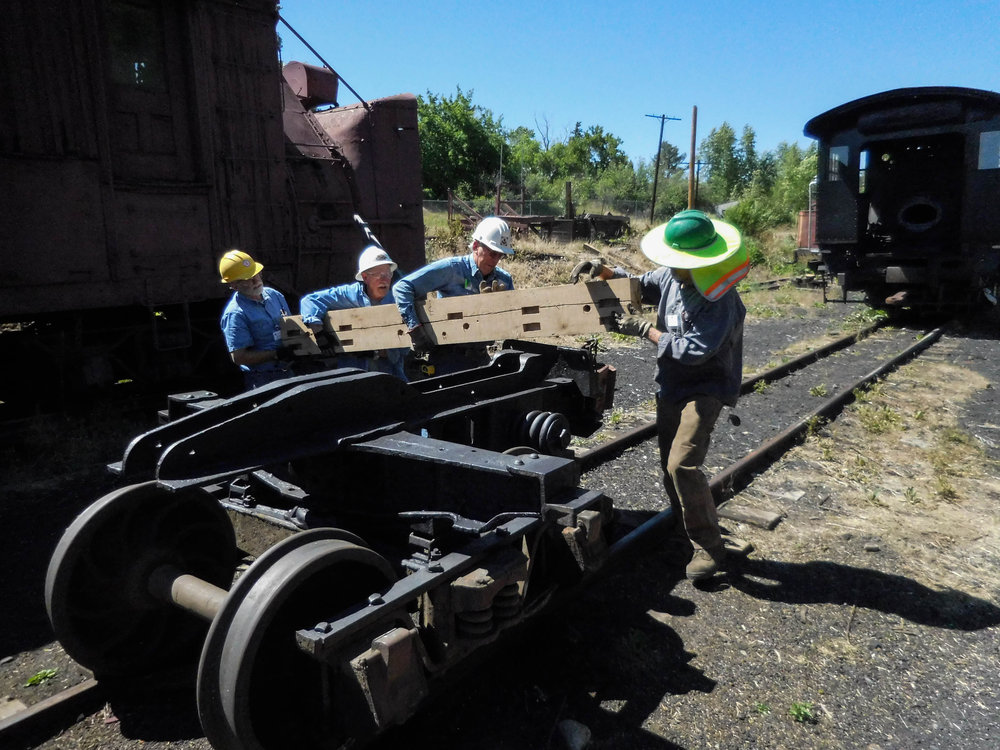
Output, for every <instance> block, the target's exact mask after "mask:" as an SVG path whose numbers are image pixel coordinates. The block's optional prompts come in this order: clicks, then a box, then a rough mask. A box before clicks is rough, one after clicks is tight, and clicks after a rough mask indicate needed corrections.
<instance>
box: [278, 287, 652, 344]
mask: <svg viewBox="0 0 1000 750" xmlns="http://www.w3.org/2000/svg"><path fill="white" fill-rule="evenodd" d="M639 309H640V300H639V282H638V280H637V279H612V280H611V281H590V282H586V283H582V284H563V285H560V286H552V287H538V288H534V289H515V290H512V291H505V292H490V293H488V294H469V295H462V296H458V297H440V298H438V297H429V298H428V299H426V300H423V301H419V302H417V303H416V311H417V317H418V319H419V320H420V321H421V323H422V324H423V325H424V326H425V327H426V328H427V333H428V335H429V337H430V339H431V341H432V342H434V343H435V344H438V345H441V344H471V343H480V342H485V341H499V340H501V339H534V338H542V337H545V336H557V335H578V334H588V333H599V332H602V331H613V330H615V325H614V320H613V318H614V315H615V314H616V313H617V314H620V315H628V314H629V313H630V312H632V311H633V310H639ZM323 328H324V330H326V332H327V333H328V334H331V336H332V337H334V338H335V339H336V342H337V343H336V346H335V348H334V351H335V352H338V353H339V352H348V353H349V352H357V351H373V350H377V349H398V348H404V347H405V348H409V346H410V337H409V336H408V335H407V332H406V325H405V324H404V323H403V322H402V320H401V318H400V316H399V310H398V309H397V308H396V306H395V305H392V304H387V305H376V306H375V307H356V308H351V309H348V310H331V311H330V312H328V313H326V315H325V316H324V321H323ZM281 338H282V341H283V343H284V344H286V345H288V346H296V348H297V349H298V353H299V354H302V355H308V354H319V353H320V350H319V347H318V346H317V344H316V339H315V337H314V335H313V333H312V331H311V330H309V327H308V326H306V325H305V324H304V323H303V322H302V317H301V316H299V315H290V316H286V317H284V318H282V322H281Z"/></svg>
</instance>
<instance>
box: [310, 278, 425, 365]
mask: <svg viewBox="0 0 1000 750" xmlns="http://www.w3.org/2000/svg"><path fill="white" fill-rule="evenodd" d="M395 302H396V300H395V298H394V297H393V296H392V290H391V289H390V290H389V293H388V294H386V295H385V296H384V297H383V298H382V299H380V300H379V301H378V302H377V303H376V304H379V305H393V304H395ZM355 307H373V305H372V301H371V298H370V297H369V296H368V293H367V292H366V291H365V285H364V282H361V281H353V282H351V283H349V284H341V285H339V286H332V287H330V288H329V289H320V290H319V291H316V292H311V293H309V294H307V295H306V296H305V297H303V298H302V299H301V300H300V302H299V311H300V312H301V313H302V322H303V323H307V324H314V325H315V324H321V323H322V322H323V316H324V315H325V314H326V313H327V312H329V311H330V310H348V309H351V308H355ZM406 352H407V349H387V350H386V356H385V358H384V359H383V358H370V357H355V356H351V355H350V354H342V355H339V356H338V357H337V365H338V366H339V367H357V368H360V369H362V370H368V371H373V370H374V371H378V372H386V373H389V374H390V375H395V376H396V377H397V378H402V379H403V380H405V379H406V375H405V374H404V372H403V359H404V357H405V356H406Z"/></svg>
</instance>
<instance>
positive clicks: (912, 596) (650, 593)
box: [0, 293, 1000, 750]
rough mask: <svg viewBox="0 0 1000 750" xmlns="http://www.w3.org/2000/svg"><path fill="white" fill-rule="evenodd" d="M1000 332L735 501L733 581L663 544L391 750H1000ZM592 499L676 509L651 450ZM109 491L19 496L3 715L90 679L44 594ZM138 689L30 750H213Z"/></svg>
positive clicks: (186, 719)
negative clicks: (68, 652)
mask: <svg viewBox="0 0 1000 750" xmlns="http://www.w3.org/2000/svg"><path fill="white" fill-rule="evenodd" d="M816 295H818V293H802V295H801V300H802V301H801V302H800V306H798V307H794V308H792V309H791V311H789V310H787V309H786V310H785V311H784V314H783V315H782V316H780V317H775V318H763V319H761V318H758V319H754V320H753V321H752V322H751V323H750V324H749V325H748V328H747V335H746V342H747V343H746V370H747V371H748V372H749V371H753V370H757V369H762V368H763V367H765V366H766V365H768V364H774V362H775V361H777V360H774V358H775V357H777V356H779V355H778V354H777V353H779V352H781V351H782V350H784V349H786V348H787V347H789V346H792V345H794V344H795V343H796V342H800V341H803V340H807V341H808V340H811V341H813V342H815V341H818V340H820V339H826V338H829V337H832V336H835V335H840V334H841V333H842V330H843V329H842V321H843V319H844V318H845V317H847V316H850V315H852V314H854V313H856V312H857V308H856V307H855V306H851V305H847V306H845V305H826V306H816V305H815V304H814V302H815V296H816ZM751 313H752V314H753V307H752V306H751ZM998 330H1000V327H998V326H997V325H996V321H995V319H994V318H990V319H989V324H988V326H980V327H977V328H973V329H967V330H963V331H956V332H953V333H949V334H948V335H946V336H945V337H944V339H943V340H942V342H940V343H939V344H935V346H934V347H933V348H932V350H931V352H930V353H929V355H928V356H926V357H922V358H921V359H920V360H918V361H917V362H915V363H914V364H912V365H908V366H906V367H904V368H902V369H901V370H900V371H898V372H897V373H894V374H893V375H892V376H890V378H888V379H887V380H886V381H885V383H884V384H882V385H881V386H879V387H878V388H876V389H875V392H874V393H873V395H872V396H871V397H870V399H869V400H868V401H867V402H866V403H862V404H858V405H857V406H855V407H851V408H849V409H847V410H846V411H845V413H844V414H843V415H842V416H841V417H840V418H838V419H837V420H836V421H835V422H833V423H832V424H831V425H828V426H827V427H826V428H824V429H823V430H821V431H820V432H819V433H818V434H817V435H815V436H814V437H813V438H811V439H810V440H809V441H807V442H806V443H805V444H804V445H802V446H800V447H798V448H796V449H794V450H793V451H792V452H790V453H789V454H787V455H786V456H785V457H784V458H783V459H781V460H780V461H779V462H778V463H777V464H776V465H774V466H773V467H772V468H771V469H769V470H768V471H766V472H765V473H763V474H762V475H761V476H759V477H757V478H756V479H755V480H754V482H753V483H752V484H750V486H748V487H747V488H746V489H745V490H743V491H742V492H741V493H739V494H738V495H737V496H736V497H735V498H733V500H732V501H731V502H733V503H739V504H740V505H744V506H750V507H754V508H758V509H762V510H769V511H773V512H777V513H780V514H782V521H781V523H780V524H779V525H778V526H777V527H776V528H775V529H773V530H771V531H767V530H764V529H760V528H758V527H754V526H749V525H743V524H736V523H732V522H728V521H727V522H724V524H725V525H726V527H727V530H728V531H730V532H731V533H732V534H734V535H736V536H738V537H739V538H742V539H745V540H747V541H749V542H750V543H751V544H752V545H753V546H754V548H755V551H754V553H753V554H751V555H750V557H749V558H748V559H747V560H745V561H742V562H738V563H734V565H733V566H732V569H731V570H730V572H729V574H728V575H727V576H723V577H719V578H717V579H715V580H713V581H712V582H711V583H710V584H708V585H705V586H698V587H696V586H693V585H691V584H690V583H688V582H686V581H684V580H683V579H682V577H681V569H680V568H679V567H678V566H677V565H676V564H675V561H672V560H671V555H670V554H669V549H668V548H667V547H666V546H665V544H664V540H662V539H651V540H650V541H649V543H648V544H647V545H645V546H644V548H643V549H641V550H636V551H635V552H634V553H633V554H632V555H630V556H629V557H628V559H627V560H624V561H621V564H619V565H617V566H615V568H614V569H613V570H610V571H608V573H607V574H606V575H605V577H603V578H602V579H600V580H599V581H598V583H597V585H595V586H594V587H593V588H591V589H590V590H588V591H587V592H585V593H583V594H581V595H580V596H579V597H578V598H576V599H574V601H573V602H572V603H571V605H570V606H569V607H568V608H567V609H564V610H561V611H560V612H558V613H556V614H553V615H551V616H549V617H548V618H547V619H545V620H543V621H541V622H538V623H536V624H535V625H534V626H532V627H530V628H527V629H525V630H524V631H523V632H522V633H521V634H519V636H518V637H517V638H516V639H511V640H510V641H509V642H508V643H506V644H504V646H503V649H502V652H501V653H500V654H497V655H496V656H495V657H494V658H492V659H490V660H489V661H488V662H486V663H485V664H484V665H483V666H482V668H481V669H480V670H478V671H477V672H475V673H474V674H472V675H471V676H470V677H469V678H468V679H466V680H464V681H463V682H462V683H461V685H460V687H459V688H458V689H456V690H454V691H451V692H450V693H448V694H447V695H446V696H444V697H443V698H442V699H440V700H438V701H436V702H434V703H432V704H431V705H429V706H428V707H427V709H426V710H425V711H423V712H422V713H421V714H420V715H419V716H418V717H416V718H415V719H414V720H413V721H411V722H410V723H409V724H408V725H407V726H406V727H404V728H403V729H400V730H397V731H394V732H393V733H391V734H390V735H389V736H387V737H386V738H385V739H384V740H383V741H381V742H380V743H379V745H378V746H379V747H380V748H395V747H399V746H401V745H402V744H403V743H404V742H405V743H406V744H414V743H415V742H416V744H418V745H419V744H429V743H430V742H433V743H434V744H435V745H436V746H437V747H440V748H469V749H474V748H498V749H501V748H558V747H563V746H564V742H563V740H562V735H563V731H564V730H565V729H566V727H567V726H569V724H567V722H573V726H577V727H578V729H580V731H582V732H584V733H585V734H586V735H589V737H590V740H589V745H588V747H590V748H692V749H693V748H733V749H735V748H746V747H758V748H773V749H775V750H778V749H780V748H789V749H791V748H847V747H850V748H869V749H870V750H877V749H879V748H882V749H884V750H889V749H890V748H899V749H900V750H902V749H904V748H915V747H921V748H953V747H963V748H965V749H967V750H987V749H990V750H992V749H993V748H996V747H998V746H1000V720H998V719H997V716H998V715H1000V687H998V685H997V680H996V674H997V673H998V667H1000V646H998V643H1000V639H998V634H1000V586H998V584H997V580H998V578H997V572H998V567H1000V531H998V527H997V523H996V510H995V509H996V502H997V500H998V499H1000V467H998V465H997V463H996V462H997V460H998V459H1000V425H998V418H997V416H996V415H997V400H996V399H997V396H996V394H997V384H998V383H1000V341H998ZM605 358H606V359H607V360H608V361H610V362H612V363H613V364H615V366H616V367H617V368H618V370H619V379H618V382H619V392H618V394H617V395H616V412H615V414H617V417H615V416H614V415H609V417H614V418H609V420H608V422H609V425H608V429H607V432H608V433H609V434H610V432H613V431H614V430H615V429H627V428H628V427H629V426H631V425H632V424H634V423H636V422H638V421H643V419H644V418H645V417H646V416H647V415H646V413H645V411H646V410H647V409H648V407H649V404H648V400H649V398H650V396H651V389H650V384H651V381H652V373H653V364H652V359H651V353H650V352H649V351H648V350H647V349H645V348H644V347H640V346H632V345H626V346H622V347H616V348H615V349H613V350H609V351H608V352H606V357H605ZM751 398H752V397H748V398H747V399H745V400H744V401H741V403H740V404H739V405H738V406H737V407H736V409H735V410H733V413H735V414H738V415H739V416H740V420H741V426H740V427H741V428H742V429H739V428H736V427H735V426H734V425H732V423H731V422H729V421H728V420H727V421H726V422H725V426H722V425H720V429H719V432H718V434H717V440H716V445H717V450H718V451H720V452H721V453H725V452H726V450H728V449H727V448H726V443H727V441H728V440H729V437H728V436H729V435H731V434H735V432H736V431H737V430H739V432H746V431H749V430H750V429H751V428H753V429H757V428H758V427H761V426H763V425H765V424H766V422H767V419H766V416H767V415H766V412H764V413H757V412H756V411H754V409H753V408H752V402H751ZM795 398H799V399H801V400H803V401H807V400H808V399H807V398H805V397H803V396H801V395H800V396H796V397H795ZM611 422H615V423H614V424H611ZM873 424H874V425H879V426H880V427H879V428H880V429H882V430H883V431H882V432H878V433H874V432H872V431H871V430H872V429H873ZM133 432H134V430H133V431H132V432H127V433H126V435H130V434H133ZM584 481H585V483H587V484H590V485H592V486H602V487H603V488H604V489H605V491H606V492H608V494H609V495H611V496H612V497H614V498H615V499H616V500H617V501H619V502H622V503H626V502H628V503H635V504H636V506H637V507H643V508H649V509H651V510H658V509H659V508H660V507H662V500H661V498H660V495H659V491H658V483H659V476H658V468H657V458H656V450H655V445H654V444H652V443H649V442H647V443H645V444H642V445H640V446H637V447H636V448H634V449H631V450H629V451H626V452H625V453H624V454H623V455H622V456H621V457H620V459H619V460H618V461H616V462H615V468H614V469H613V470H606V469H601V470H599V471H595V472H590V473H588V474H587V475H586V476H585V479H584ZM111 486H112V482H111V480H110V479H108V478H106V477H104V476H103V475H102V474H101V473H100V472H98V471H96V470H89V471H82V472H79V473H77V474H75V475H73V476H71V477H69V479H68V480H67V479H66V478H60V477H58V476H55V477H53V476H49V477H47V478H46V477H36V478H35V480H34V482H33V483H31V484H30V485H28V484H25V483H24V482H21V483H19V484H18V485H17V486H12V485H11V484H10V483H8V484H7V485H6V486H5V494H4V498H3V501H2V502H3V505H4V520H5V524H4V528H5V534H4V536H5V540H4V544H3V549H2V551H0V554H2V555H3V557H4V559H3V560H2V562H3V564H4V569H5V570H8V571H10V570H16V571H17V575H16V576H5V577H4V579H3V580H0V599H2V600H3V601H4V602H8V603H13V606H5V608H4V610H5V612H4V614H3V615H0V617H2V618H3V622H4V628H3V629H2V630H0V646H2V648H0V656H4V655H7V656H6V657H5V658H3V659H2V660H0V696H2V695H4V694H6V695H8V696H10V697H12V698H15V699H19V700H22V701H24V702H25V703H32V702H35V701H37V700H39V699H41V698H43V697H46V696H47V695H50V694H53V693H55V692H57V691H58V690H59V689H61V688H62V687H64V686H66V685H68V684H73V683H74V682H77V681H79V679H81V677H82V674H81V672H80V671H79V670H78V669H75V668H74V666H73V665H72V663H70V662H69V660H68V659H66V657H65V655H64V654H62V653H61V649H60V648H59V647H58V645H54V644H52V643H51V633H50V632H49V629H48V626H47V623H46V619H45V615H44V608H43V607H42V605H41V583H42V579H43V577H44V569H45V565H46V564H47V561H48V557H49V555H50V554H51V550H52V547H53V546H54V544H55V542H56V541H57V539H58V537H59V535H60V534H61V530H62V529H63V528H65V526H66V525H68V523H69V521H70V520H71V519H72V518H73V516H74V515H75V514H76V513H77V512H78V511H79V510H80V509H81V508H82V507H84V506H85V505H86V504H88V503H89V502H90V501H92V500H93V499H94V498H96V497H98V496H100V495H101V494H103V493H104V492H106V491H107V490H108V489H109V488H110V487H111ZM52 668H55V669H58V670H59V671H58V672H57V674H56V676H55V677H53V678H52V679H49V680H45V681H43V682H42V684H40V685H38V686H35V687H31V688H27V687H25V686H24V683H25V682H26V681H27V679H28V678H29V677H31V676H32V675H34V674H36V673H38V672H39V671H40V670H42V669H52ZM140 687H141V685H140V686H136V685H133V686H130V688H129V690H127V691H119V692H117V693H116V694H115V696H114V698H113V700H112V701H111V702H110V703H109V704H108V705H107V706H105V707H104V709H103V710H102V711H99V712H98V713H97V714H94V715H92V716H89V717H85V718H84V719H83V720H82V721H81V722H80V723H78V724H76V725H75V726H73V727H71V728H70V729H68V730H67V731H66V732H64V733H63V734H62V735H61V736H59V737H56V738H53V739H49V740H46V741H44V742H40V743H37V744H35V745H33V747H38V748H45V749H47V750H49V749H52V750H54V749H55V748H60V749H63V750H70V749H75V748H107V749H109V750H126V749H128V750H132V749H133V748H139V747H143V748H156V749H159V748H192V749H197V750H208V748H209V745H208V743H207V741H205V740H204V738H203V737H202V736H201V731H200V728H199V726H198V722H197V717H196V715H195V712H194V710H193V698H192V696H191V694H190V691H189V690H186V689H178V690H175V691H171V692H168V693H166V694H163V693H159V694H144V693H143V692H142V690H140V689H139V688H140ZM418 738H419V739H418Z"/></svg>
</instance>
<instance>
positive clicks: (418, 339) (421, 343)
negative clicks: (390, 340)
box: [407, 325, 435, 354]
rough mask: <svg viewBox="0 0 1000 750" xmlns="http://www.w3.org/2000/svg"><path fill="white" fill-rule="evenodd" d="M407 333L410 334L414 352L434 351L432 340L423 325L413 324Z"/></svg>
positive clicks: (425, 352)
mask: <svg viewBox="0 0 1000 750" xmlns="http://www.w3.org/2000/svg"><path fill="white" fill-rule="evenodd" d="M407 333H408V334H410V343H411V345H412V347H413V351H414V352H415V353H416V354H428V353H429V352H432V351H434V346H435V345H434V342H433V341H431V338H430V336H428V335H427V331H426V330H425V329H424V327H423V325H417V326H414V327H413V328H411V329H410V330H408V331H407Z"/></svg>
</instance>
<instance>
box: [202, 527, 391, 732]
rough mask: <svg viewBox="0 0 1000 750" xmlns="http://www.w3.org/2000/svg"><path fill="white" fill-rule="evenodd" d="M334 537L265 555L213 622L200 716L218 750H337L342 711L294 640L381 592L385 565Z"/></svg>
mask: <svg viewBox="0 0 1000 750" xmlns="http://www.w3.org/2000/svg"><path fill="white" fill-rule="evenodd" d="M356 539H357V538H356V537H353V535H348V534H347V532H342V531H339V530H337V529H313V530H311V531H304V532H301V533H299V534H296V535H295V536H293V537H289V538H288V539H286V540H285V541H283V542H281V543H280V544H278V545H275V546H274V547H272V548H271V549H269V550H268V551H267V552H266V553H265V554H264V555H262V556H261V557H260V558H258V560H257V561H256V562H255V563H254V564H253V565H252V566H251V567H250V569H249V570H247V571H246V573H244V574H243V576H241V577H240V578H239V579H238V580H237V581H236V583H235V585H234V586H233V588H232V590H231V591H230V593H229V595H228V596H227V597H226V599H225V602H224V603H223V605H222V608H221V609H220V611H219V613H218V614H217V615H216V617H215V620H214V621H213V623H212V627H211V630H210V633H209V636H208V638H207V639H206V640H205V645H204V648H203V649H202V654H201V663H200V664H199V668H198V713H199V715H200V717H201V723H202V728H203V729H204V730H205V736H206V737H207V738H208V740H209V742H211V743H212V746H213V747H215V748H219V750H249V749H250V748H254V749H255V750H283V749H284V748H290V747H327V746H334V743H333V742H332V738H333V737H336V736H337V734H338V732H337V728H336V727H335V726H334V725H335V723H336V722H335V717H334V714H335V712H336V710H337V709H338V708H342V707H337V706H332V705H331V700H332V699H331V698H330V696H329V695H328V694H327V693H326V691H325V690H324V686H325V681H324V670H325V669H326V667H325V666H324V665H322V664H321V663H319V662H317V661H316V660H314V659H312V658H310V657H309V656H307V655H306V654H304V653H303V652H302V651H301V650H299V648H298V646H297V645H296V642H295V631H296V630H298V629H300V628H303V627H309V626H312V625H315V624H316V623H317V622H319V621H321V620H323V619H324V618H331V617H333V616H335V615H337V614H338V613H340V612H342V611H343V610H344V609H346V608H348V607H350V606H352V605H356V604H358V603H361V602H364V601H366V600H367V598H368V596H369V595H370V594H372V593H374V592H382V591H385V590H386V589H387V588H388V587H389V585H391V584H392V582H394V581H395V578H396V576H395V574H394V573H393V571H392V568H391V566H390V565H389V563H388V562H387V561H386V560H385V558H383V557H382V556H380V555H378V554H376V553H375V552H373V551H372V550H370V549H368V548H367V547H364V546H360V545H358V544H356V543H355V542H354V540H356Z"/></svg>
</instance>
